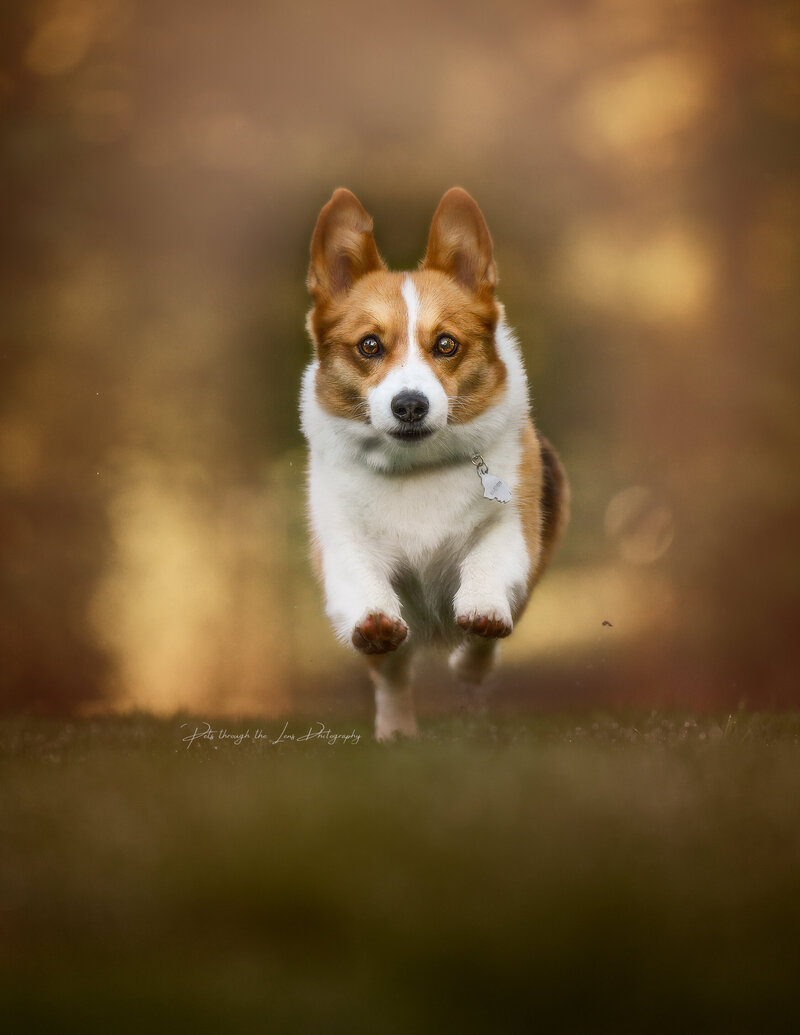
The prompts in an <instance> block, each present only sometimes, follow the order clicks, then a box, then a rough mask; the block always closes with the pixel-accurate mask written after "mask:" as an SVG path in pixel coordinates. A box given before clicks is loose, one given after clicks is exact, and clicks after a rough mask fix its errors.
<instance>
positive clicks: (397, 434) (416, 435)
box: [389, 425, 434, 444]
mask: <svg viewBox="0 0 800 1035" xmlns="http://www.w3.org/2000/svg"><path fill="white" fill-rule="evenodd" d="M433 432H434V429H433V428H431V427H425V428H421V427H414V426H413V425H412V426H411V427H408V428H396V429H395V430H393V431H390V432H389V434H390V435H391V436H392V438H393V439H396V440H397V441H398V442H408V443H410V444H416V443H417V442H422V440H423V439H426V438H430V436H431V435H432V434H433Z"/></svg>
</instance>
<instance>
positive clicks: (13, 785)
mask: <svg viewBox="0 0 800 1035" xmlns="http://www.w3.org/2000/svg"><path fill="white" fill-rule="evenodd" d="M182 722H188V723H189V725H188V726H187V727H181V723H182ZM215 725H218V726H223V727H227V729H228V731H229V732H230V733H236V732H243V731H244V730H247V729H248V728H249V730H250V733H251V737H250V739H244V740H243V741H242V742H241V743H239V744H236V743H234V742H233V741H232V740H231V739H223V740H220V739H219V738H217V739H215V740H214V741H211V740H205V739H204V740H199V739H198V740H196V741H195V742H193V743H187V742H185V741H184V740H183V738H184V737H185V736H186V735H187V733H191V732H192V730H194V729H195V728H196V727H200V728H203V723H202V722H200V721H199V720H194V719H187V718H186V717H176V718H174V719H169V720H158V719H154V718H151V717H147V716H133V717H126V718H108V719H95V720H84V721H80V722H70V723H68V724H67V723H58V722H54V721H44V720H32V719H24V720H23V719H18V720H5V721H4V722H3V723H2V724H0V745H1V747H2V762H0V768H1V770H2V771H1V773H0V788H1V790H0V797H1V799H2V810H1V811H0V824H1V826H0V843H2V850H1V851H0V866H1V867H2V873H1V877H2V880H1V882H0V894H1V896H2V897H1V898H0V929H2V935H3V937H2V946H3V949H2V951H3V959H2V967H1V968H0V982H1V983H2V987H0V1002H1V1003H2V1011H3V1017H4V1021H3V1028H4V1030H6V1031H10V1032H11V1031H13V1032H24V1031H35V1032H61V1031H72V1030H76V1031H101V1030H102V1031H111V1032H142V1031H146V1030H155V1031H167V1030H175V1031H182V1030H186V1031H189V1030H191V1031H202V1032H205V1031H209V1032H210V1031H218V1032H359V1033H360V1032H364V1033H367V1032H380V1033H383V1032H388V1033H395V1032H397V1033H399V1032H403V1033H405V1032H418V1031H425V1032H427V1031H431V1032H434V1031H435V1032H441V1031H460V1032H464V1031H468V1032H472V1031H475V1032H517V1031H520V1032H522V1031H526V1032H527V1031H534V1030H538V1031H542V1032H551V1031H579V1032H580V1031H586V1032H591V1031H610V1032H612V1031H629V1030H631V1031H641V1032H649V1031H653V1030H665V1031H674V1032H695V1031H709V1032H711V1031H713V1032H717V1031H718V1032H730V1031H752V1032H776V1031H784V1030H785V1031H790V1030H797V1028H796V1024H797V1017H798V990H799V989H800V714H797V713H790V714H787V713H784V714H755V713H748V712H738V713H736V714H735V715H734V716H732V717H728V716H727V715H725V716H715V717H707V716H704V717H692V716H686V715H678V714H673V713H669V714H664V713H648V714H636V715H633V714H627V715H624V716H623V715H619V714H617V715H611V714H608V713H598V714H591V713H588V712H580V713H574V714H559V715H546V716H538V717H535V716H531V715H526V716H510V715H503V716H495V717H492V716H491V715H490V716H489V717H487V718H481V719H478V718H472V719H468V718H463V717H462V718H458V719H448V720H443V719H429V720H428V721H427V723H425V725H424V733H423V736H422V738H421V739H420V740H419V741H418V742H416V743H402V744H395V745H389V746H379V745H376V744H375V743H373V742H372V740H371V739H370V738H369V735H368V729H367V727H366V726H365V725H364V724H363V721H362V722H360V723H357V724H356V726H355V731H356V733H358V734H360V735H361V739H360V741H359V742H358V743H354V742H353V741H344V742H338V743H336V744H331V743H328V742H327V741H324V740H322V739H320V738H317V739H312V740H307V741H303V742H301V741H298V740H295V741H290V740H284V741H283V742H282V743H280V744H272V743H270V740H271V739H276V738H277V736H278V734H279V733H280V731H281V729H282V727H283V722H282V721H281V722H274V721H270V722H266V721H258V720H252V719H251V720H246V721H239V720H237V721H234V720H230V719H226V720H224V721H223V722H221V723H219V724H215ZM308 725H309V724H308V723H303V722H301V721H300V720H296V719H293V720H291V722H290V726H289V731H288V732H293V733H295V735H296V736H297V735H299V734H301V733H303V732H304V731H305V730H307V729H308ZM330 726H331V729H332V731H333V732H334V733H349V732H350V731H351V730H353V728H354V727H353V723H352V722H345V721H342V720H340V719H331V720H330ZM259 727H260V728H261V729H263V730H264V731H265V732H266V733H267V734H268V737H269V739H261V740H254V739H253V738H254V735H255V730H256V729H258V728H259Z"/></svg>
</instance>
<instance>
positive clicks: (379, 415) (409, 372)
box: [367, 277, 447, 431]
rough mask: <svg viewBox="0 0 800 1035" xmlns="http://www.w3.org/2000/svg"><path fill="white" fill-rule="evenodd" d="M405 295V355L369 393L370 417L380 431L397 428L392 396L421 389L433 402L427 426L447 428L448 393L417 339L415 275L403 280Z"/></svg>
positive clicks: (417, 303) (418, 305)
mask: <svg viewBox="0 0 800 1035" xmlns="http://www.w3.org/2000/svg"><path fill="white" fill-rule="evenodd" d="M402 295H403V301H404V302H405V304H406V311H407V314H408V325H407V340H406V351H405V356H404V357H403V360H402V362H401V363H399V364H396V365H394V366H392V368H391V369H390V370H389V372H388V373H387V374H386V377H384V379H383V380H382V381H381V382H380V384H378V385H376V386H375V387H374V388H373V389H371V390H370V392H369V393H368V395H367V402H368V404H369V415H370V420H371V421H372V425H373V427H374V428H376V429H377V430H378V431H392V430H395V429H397V428H398V427H399V426H400V422H399V421H398V420H397V418H396V417H395V416H394V414H393V413H392V399H394V397H395V396H396V395H398V394H399V393H400V392H420V393H421V394H422V395H424V396H425V398H426V399H427V400H428V406H429V409H428V414H427V416H426V417H425V420H424V422H423V424H424V427H426V428H431V429H438V428H443V427H444V426H445V425H446V424H447V394H446V392H445V390H444V388H442V385H441V382H440V381H439V379H438V377H437V376H436V374H435V373H434V372H433V370H432V369H431V365H430V363H428V362H426V360H425V359H424V357H423V355H422V351H421V349H420V345H419V341H418V340H417V333H418V332H417V324H418V322H419V311H420V304H419V293H418V292H417V289H416V287H415V286H414V282H413V281H412V280H411V277H406V278H405V280H404V281H403V287H402Z"/></svg>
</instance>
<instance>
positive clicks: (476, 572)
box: [453, 506, 536, 639]
mask: <svg viewBox="0 0 800 1035" xmlns="http://www.w3.org/2000/svg"><path fill="white" fill-rule="evenodd" d="M535 560H536V558H531V557H530V556H529V554H528V548H527V546H526V543H525V536H524V534H523V530H522V522H521V521H520V516H519V514H518V512H517V511H516V509H515V508H512V507H511V506H509V507H507V509H506V510H504V511H503V513H502V514H500V515H499V516H498V518H497V520H496V521H495V522H494V523H493V524H492V525H491V527H489V528H487V529H485V530H484V531H483V533H482V535H481V536H480V537H479V538H478V539H477V541H476V542H475V544H474V545H473V546H472V548H471V549H470V551H469V553H468V554H467V555H466V557H465V558H464V560H463V562H462V564H461V584H460V586H459V588H458V592H457V593H456V595H455V599H454V601H453V607H454V611H455V619H456V621H457V622H458V624H459V625H460V626H461V628H462V629H463V630H464V631H465V632H468V633H473V634H475V635H477V636H483V637H486V638H488V639H499V638H500V637H503V636H508V635H509V633H510V632H511V630H512V628H513V626H514V620H513V616H514V614H515V613H516V612H517V610H518V608H519V607H520V605H522V604H523V603H524V601H525V597H526V592H527V581H528V574H529V573H530V571H531V570H532V569H533V566H534V563H535Z"/></svg>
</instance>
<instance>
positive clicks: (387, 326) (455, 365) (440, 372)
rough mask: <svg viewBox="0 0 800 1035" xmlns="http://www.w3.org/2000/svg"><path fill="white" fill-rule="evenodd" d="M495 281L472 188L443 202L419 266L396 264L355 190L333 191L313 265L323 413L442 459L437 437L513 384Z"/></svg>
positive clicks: (388, 445) (379, 444)
mask: <svg viewBox="0 0 800 1035" xmlns="http://www.w3.org/2000/svg"><path fill="white" fill-rule="evenodd" d="M496 280H497V274H496V269H495V263H494V257H493V251H492V239H491V237H490V235H489V230H488V228H487V226H486V222H485V220H484V218H483V215H482V213H481V210H480V209H479V208H478V206H477V204H476V203H475V201H474V200H473V199H472V198H471V197H470V195H469V194H467V193H466V191H464V190H461V189H460V188H458V187H454V188H453V189H452V190H449V191H448V192H447V193H446V194H445V195H444V197H443V198H442V200H441V202H440V203H439V207H438V208H437V209H436V212H435V214H434V217H433V222H432V224H431V230H430V235H429V238H428V247H427V251H426V253H425V258H424V259H423V260H422V263H421V264H420V268H419V270H417V271H415V272H413V273H392V272H389V271H388V269H387V268H386V265H385V264H384V262H383V260H382V259H381V257H380V255H379V253H378V249H377V246H376V244H375V238H374V236H373V232H372V219H371V218H370V216H369V215H368V214H367V212H366V211H365V210H364V208H363V206H362V205H361V203H360V202H359V200H358V199H357V198H356V197H355V195H354V194H352V193H351V192H350V191H348V190H345V189H343V188H340V189H339V190H337V191H335V192H334V194H333V197H332V198H331V200H330V201H329V202H328V203H327V204H326V205H325V206H324V208H323V209H322V211H321V212H320V214H319V218H318V220H317V225H316V228H315V230H314V235H313V237H312V240H311V262H310V265H309V270H308V288H309V291H310V292H311V295H312V296H313V299H314V304H313V307H312V309H311V311H310V312H309V314H308V330H309V334H310V335H311V338H312V341H313V343H314V347H315V352H316V359H317V372H316V380H315V392H316V397H317V400H318V402H319V404H320V406H321V407H322V409H323V410H324V411H326V412H327V413H329V414H332V415H335V416H337V417H341V418H345V419H346V420H347V421H351V422H355V423H356V424H358V425H360V426H361V429H362V431H363V432H364V435H365V438H364V440H366V439H367V438H369V439H371V440H372V443H373V448H375V449H377V450H378V451H380V452H387V451H388V453H390V454H392V455H394V456H395V457H397V455H398V453H404V454H409V453H411V452H415V453H417V452H421V453H425V454H427V455H433V454H432V453H431V450H432V447H434V443H435V442H436V441H437V440H438V441H439V442H440V444H441V446H442V447H445V445H446V440H447V439H448V435H449V436H450V438H451V439H452V437H453V434H454V433H455V432H457V430H458V429H463V428H464V427H465V426H466V425H469V423H470V422H473V421H475V420H477V419H478V418H480V416H481V415H483V414H484V413H486V412H487V410H489V409H490V408H491V407H492V406H493V405H494V404H495V403H496V402H497V401H498V399H499V398H500V396H501V394H502V392H503V389H504V386H505V382H506V379H507V369H506V365H505V364H504V362H503V360H502V359H501V357H500V355H499V354H498V349H497V344H496V335H495V330H496V327H497V322H498V319H499V317H500V308H499V305H498V303H497V301H496V300H495V294H494V289H495V284H496ZM441 451H442V450H441V449H437V450H436V453H441ZM408 459H410V456H409V457H408Z"/></svg>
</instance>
